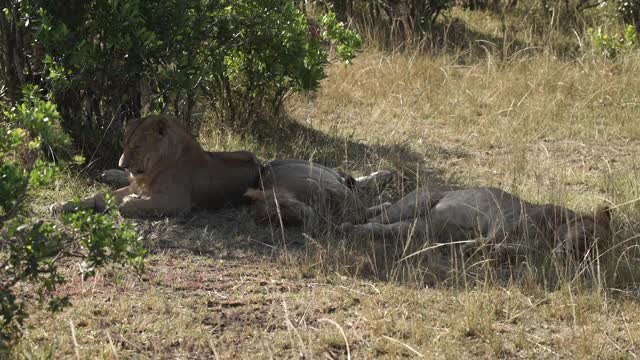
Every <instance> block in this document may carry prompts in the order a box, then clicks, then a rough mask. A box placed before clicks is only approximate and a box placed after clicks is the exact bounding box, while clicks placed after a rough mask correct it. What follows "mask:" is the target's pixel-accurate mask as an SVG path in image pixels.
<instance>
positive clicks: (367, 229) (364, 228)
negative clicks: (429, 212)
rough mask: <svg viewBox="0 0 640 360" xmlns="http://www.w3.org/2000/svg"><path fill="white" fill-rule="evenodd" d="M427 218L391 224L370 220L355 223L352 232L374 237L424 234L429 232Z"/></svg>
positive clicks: (400, 236)
mask: <svg viewBox="0 0 640 360" xmlns="http://www.w3.org/2000/svg"><path fill="white" fill-rule="evenodd" d="M427 230H428V229H427V224H426V221H425V219H421V218H419V219H416V220H415V221H398V222H395V223H391V224H382V223H376V222H370V223H366V224H359V225H353V228H352V230H351V233H352V234H353V236H355V237H360V238H362V237H364V238H366V237H369V238H374V239H398V240H399V239H406V238H408V237H410V236H423V235H425V234H427Z"/></svg>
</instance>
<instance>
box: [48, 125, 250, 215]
mask: <svg viewBox="0 0 640 360" xmlns="http://www.w3.org/2000/svg"><path fill="white" fill-rule="evenodd" d="M119 166H120V167H122V168H125V169H127V170H128V171H129V173H130V176H129V185H128V186H125V187H123V188H121V189H119V190H116V191H115V192H114V193H113V196H114V199H115V202H116V204H117V205H119V209H120V212H121V214H122V215H123V216H126V217H141V216H160V215H177V214H180V213H183V212H187V211H189V210H190V209H191V208H192V207H199V208H205V209H215V208H220V207H222V206H225V205H227V204H231V205H233V204H238V203H243V202H247V199H246V198H244V197H243V194H244V193H245V191H246V190H247V189H248V188H249V187H255V186H256V184H257V181H258V177H259V173H260V164H259V163H258V161H257V160H256V158H255V156H254V155H253V154H252V153H250V152H248V151H236V152H208V151H205V150H203V149H202V147H201V146H200V145H199V144H198V143H197V142H196V141H195V140H194V139H193V137H192V136H191V135H190V134H189V133H188V132H187V131H186V130H185V129H184V128H183V127H182V126H180V125H179V124H178V123H177V122H176V121H175V120H174V119H172V118H170V117H167V116H163V115H155V116H148V117H146V118H143V119H137V120H133V121H130V122H129V123H128V124H127V127H126V129H125V145H124V152H123V153H122V156H121V157H120V162H119ZM77 208H83V209H95V210H97V211H103V210H104V208H105V198H104V194H97V195H95V196H92V197H89V198H86V199H84V200H82V201H80V203H78V204H75V203H73V202H67V203H64V204H55V205H53V206H52V211H53V212H70V211H74V210H75V209H77Z"/></svg>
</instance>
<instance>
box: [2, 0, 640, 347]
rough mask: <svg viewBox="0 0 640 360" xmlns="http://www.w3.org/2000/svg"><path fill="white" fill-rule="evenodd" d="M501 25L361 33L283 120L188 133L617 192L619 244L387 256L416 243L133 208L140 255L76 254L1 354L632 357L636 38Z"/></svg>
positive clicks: (508, 181) (361, 164) (546, 188)
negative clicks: (570, 251) (387, 36)
mask: <svg viewBox="0 0 640 360" xmlns="http://www.w3.org/2000/svg"><path fill="white" fill-rule="evenodd" d="M516 20H517V19H516ZM509 24H510V25H509V26H508V27H506V28H505V27H504V26H502V25H501V22H500V21H499V19H498V16H497V15H495V14H491V13H484V12H462V11H454V12H453V13H452V14H450V15H449V17H448V18H446V19H445V20H444V21H443V22H442V29H440V30H439V31H440V32H441V33H440V36H441V41H442V43H441V44H440V45H438V51H426V52H425V51H418V50H412V49H414V48H415V49H418V48H421V49H424V48H430V47H432V46H430V45H428V44H426V43H415V44H412V45H408V46H406V47H405V48H403V49H400V48H393V47H380V46H373V45H370V46H368V47H367V48H366V50H364V51H363V53H361V54H360V55H359V56H358V58H357V59H356V61H355V62H354V64H353V66H350V67H344V66H342V65H334V66H333V67H332V68H331V69H330V73H329V76H328V78H327V79H326V80H325V81H324V83H323V86H322V88H321V90H320V91H319V92H318V93H317V94H315V95H313V96H308V97H307V96H300V97H296V98H293V99H291V100H290V101H289V102H288V117H287V118H286V119H281V120H280V121H279V122H278V123H277V124H273V123H272V124H271V125H268V126H267V125H264V124H261V125H258V127H259V129H257V130H256V131H255V132H253V135H251V136H244V137H238V136H235V135H233V134H232V133H230V132H228V131H226V130H224V129H223V128H221V127H216V126H210V127H208V128H206V129H205V130H204V131H203V132H202V135H201V139H200V141H201V142H202V143H203V144H204V146H205V148H207V149H217V150H232V149H234V150H235V149H250V150H253V151H255V152H256V153H257V154H258V156H259V157H260V158H261V159H262V160H264V161H266V160H270V159H273V158H303V159H313V160H314V161H317V162H319V163H322V164H325V165H328V166H333V167H338V168H340V169H342V170H347V171H349V172H351V173H353V174H355V175H360V174H366V173H369V172H372V171H375V170H379V169H391V170H394V171H395V172H396V173H397V174H398V176H397V180H396V181H395V183H394V184H392V185H391V186H390V187H389V188H388V189H386V190H384V191H383V192H382V194H381V198H382V199H392V198H396V197H397V196H398V194H401V193H406V192H407V191H410V190H413V189H414V188H415V187H416V186H418V185H419V184H420V183H424V182H427V181H437V182H440V183H447V184H453V185H460V186H476V185H489V186H496V187H500V188H502V189H504V190H507V191H510V192H513V193H515V194H517V195H519V196H521V197H522V198H524V199H526V200H528V201H531V202H535V203H547V202H553V203H557V204H561V205H565V206H568V207H570V208H573V209H578V210H583V211H592V210H594V209H595V208H596V207H598V206H599V205H602V204H609V205H612V206H613V207H614V209H615V210H614V223H613V230H614V232H615V241H614V244H615V247H614V249H613V250H611V251H609V252H608V253H606V254H604V255H603V256H601V258H600V259H599V260H598V261H596V262H593V263H589V264H583V265H582V266H579V267H578V272H579V275H576V271H575V269H574V270H573V271H567V270H564V269H565V268H564V267H563V266H562V265H557V264H556V265H553V264H551V265H549V264H547V265H546V266H536V265H535V264H527V263H522V264H516V266H515V267H513V268H509V269H506V270H505V269H497V268H496V267H495V266H493V265H492V264H490V263H488V262H487V261H475V260H474V261H473V262H470V261H465V260H463V259H461V258H459V257H456V256H452V257H451V258H450V259H449V261H447V262H442V261H440V260H439V259H437V258H436V257H432V256H430V254H429V253H430V252H429V251H427V252H425V253H423V254H420V255H419V256H414V257H411V258H410V259H407V260H401V259H402V258H403V257H405V256H406V255H409V253H408V251H412V250H411V249H415V246H414V245H415V244H400V245H399V246H396V244H380V243H376V242H373V241H359V242H356V241H350V240H349V239H345V238H343V237H341V236H338V235H336V234H332V233H321V234H319V235H311V234H306V233H305V234H303V232H302V231H301V230H300V229H286V230H284V231H281V230H280V229H277V228H273V229H271V228H265V227H262V226H258V225H255V224H254V223H253V221H252V217H251V212H250V210H249V209H240V210H224V211H220V212H216V213H195V214H191V215H190V216H188V217H184V218H179V219H164V220H157V221H137V227H138V231H139V232H140V235H141V236H143V237H144V238H145V241H146V243H147V246H148V251H149V258H148V262H147V265H146V272H145V273H144V274H142V275H133V274H130V273H129V272H128V271H126V270H122V269H116V268H114V269H110V270H106V271H101V272H100V273H98V276H96V277H95V278H93V279H91V280H89V281H87V282H83V281H82V280H81V277H80V276H79V275H78V274H77V271H76V270H77V266H76V265H73V264H70V266H69V267H68V269H67V273H68V277H69V278H70V279H72V281H70V283H69V284H68V285H66V286H65V287H64V289H63V290H62V291H63V292H64V293H67V294H70V295H72V301H73V307H70V308H68V309H67V310H65V311H63V312H61V313H58V314H55V315H51V314H49V313H48V312H46V311H44V310H38V309H35V310H34V314H33V315H32V317H31V318H30V319H29V320H28V323H27V325H26V327H25V334H24V337H23V339H22V340H21V341H20V342H19V343H18V344H17V346H16V347H15V348H14V349H13V353H12V355H13V356H15V357H18V358H22V357H26V358H73V357H76V358H96V357H97V358H108V359H115V358H221V359H226V358H248V357H252V358H299V357H305V358H346V357H348V356H350V357H352V358H399V357H408V358H411V357H424V358H455V359H458V358H472V357H482V358H599V359H600V358H615V359H619V358H630V359H631V358H637V357H638V356H640V303H639V295H640V287H639V286H638V284H640V271H639V270H638V269H639V267H638V265H640V260H639V252H638V239H637V237H638V230H640V221H638V219H639V216H640V202H638V199H639V198H640V182H639V181H638V178H639V177H640V158H639V156H638V154H640V124H639V123H638V118H639V117H640V80H639V79H638V77H637V74H639V73H640V53H638V52H637V51H636V52H629V53H625V54H622V55H619V56H618V57H617V58H616V59H614V60H610V59H605V58H603V57H602V56H600V55H599V54H596V53H594V52H592V51H589V50H585V49H580V46H587V45H586V44H587V43H588V42H589V40H588V39H587V38H581V37H580V36H579V35H577V34H578V33H576V34H571V35H562V34H556V33H554V32H553V31H551V33H550V34H551V35H549V34H547V35H546V36H545V37H540V36H538V35H536V33H535V31H534V29H533V28H527V26H525V25H524V23H522V24H521V23H519V22H518V21H515V20H514V21H513V22H510V23H509ZM370 42H371V43H374V42H376V41H370ZM567 44H569V45H567ZM557 47H563V48H564V47H573V50H574V51H573V52H575V53H576V54H577V55H571V56H570V55H566V56H561V55H559V51H558V49H556V48H557ZM563 51H564V50H563ZM569 52H571V51H569ZM102 189H104V188H103V187H102V186H101V185H97V184H96V183H95V182H94V181H92V180H91V179H89V178H87V177H85V176H83V175H77V174H70V175H69V176H68V177H67V178H65V179H64V180H63V181H60V182H59V183H58V184H57V185H56V187H55V188H52V189H50V191H48V192H47V193H45V194H42V195H41V196H40V197H39V198H37V199H34V208H35V211H36V212H38V213H40V214H42V215H43V216H48V215H44V214H45V213H46V205H47V204H49V203H51V202H53V201H60V200H63V199H68V198H71V197H73V196H75V195H81V194H82V195H84V194H90V193H93V192H96V191H98V190H102ZM410 245H411V246H410ZM418 247H419V246H418Z"/></svg>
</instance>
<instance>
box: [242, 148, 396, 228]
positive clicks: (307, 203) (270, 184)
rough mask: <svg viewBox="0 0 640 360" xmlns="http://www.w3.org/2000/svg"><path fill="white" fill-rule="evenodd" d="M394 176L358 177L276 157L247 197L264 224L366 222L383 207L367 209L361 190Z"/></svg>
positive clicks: (265, 168) (387, 174)
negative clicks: (251, 201)
mask: <svg viewBox="0 0 640 360" xmlns="http://www.w3.org/2000/svg"><path fill="white" fill-rule="evenodd" d="M391 178H392V174H391V173H390V172H388V171H382V172H377V173H373V174H371V175H369V176H366V177H362V178H358V179H354V178H353V177H351V176H349V175H344V174H340V173H339V172H337V171H335V170H333V169H330V168H327V167H325V166H322V165H320V164H316V163H313V162H310V161H307V160H274V161H272V162H270V163H268V164H267V165H266V166H265V167H264V168H263V170H262V173H261V180H262V181H261V184H260V185H261V186H260V188H252V189H249V190H248V191H247V193H246V194H245V196H247V197H248V198H250V199H252V200H253V201H254V207H255V211H256V220H257V222H261V223H264V222H272V223H275V224H278V223H279V222H280V221H282V223H283V225H302V224H304V225H306V226H309V227H314V226H319V225H320V222H321V221H324V224H327V223H338V224H339V223H341V222H343V221H352V222H358V221H360V222H362V221H364V220H365V219H367V218H368V217H370V216H373V215H375V214H377V213H379V210H378V208H377V207H374V208H369V209H367V208H366V207H365V206H364V205H363V204H362V202H361V200H360V198H359V195H360V194H359V193H360V192H362V191H366V190H369V191H370V189H371V188H373V187H374V186H375V185H379V186H384V184H385V183H387V182H389V181H390V180H391ZM359 190H362V191H359Z"/></svg>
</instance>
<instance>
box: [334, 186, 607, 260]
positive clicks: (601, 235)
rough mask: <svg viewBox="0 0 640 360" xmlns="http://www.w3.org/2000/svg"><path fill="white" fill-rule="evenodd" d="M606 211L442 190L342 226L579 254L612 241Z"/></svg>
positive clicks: (488, 192) (363, 232)
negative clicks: (516, 242) (522, 243)
mask: <svg viewBox="0 0 640 360" xmlns="http://www.w3.org/2000/svg"><path fill="white" fill-rule="evenodd" d="M610 220H611V217H610V210H609V209H608V208H605V209H602V210H599V211H598V212H596V213H595V214H594V215H593V216H591V215H586V214H579V213H576V212H574V211H572V210H569V209H567V208H564V207H561V206H557V205H550V204H547V205H534V204H530V203H527V202H525V201H522V200H520V199H519V198H517V197H515V196H514V195H512V194H509V193H507V192H505V191H502V190H500V189H496V188H471V189H463V190H454V189H452V188H450V187H446V186H437V185H434V186H429V187H424V188H420V189H417V190H415V191H413V192H411V193H409V194H408V195H406V196H405V197H404V198H402V199H400V200H399V201H398V202H396V203H395V204H393V205H392V206H390V207H388V208H386V209H385V211H384V212H383V213H381V214H379V215H377V216H375V217H372V218H370V219H369V220H368V222H367V223H366V224H360V225H351V224H343V229H345V230H351V231H353V233H354V234H355V235H359V236H373V237H376V238H380V237H395V238H398V237H406V236H409V235H410V234H413V235H414V236H420V237H426V238H429V239H432V240H433V241H434V242H439V243H446V242H459V241H465V240H473V239H477V240H476V241H475V245H479V244H480V243H486V244H489V245H490V248H491V249H492V251H494V252H495V251H501V250H504V251H507V252H511V251H513V249H510V248H509V246H510V245H512V244H513V243H514V242H513V240H514V239H515V238H517V237H521V238H523V239H524V240H525V243H526V244H528V245H529V246H530V247H531V248H533V249H538V250H543V249H545V248H546V249H548V250H551V251H553V252H558V251H560V252H563V253H573V254H575V255H577V256H582V255H584V254H585V253H586V252H587V251H589V250H592V249H593V248H594V246H595V245H596V244H597V245H598V246H599V248H600V249H603V248H606V247H607V246H608V245H609V244H608V243H609V241H610V239H611V237H612V233H611V229H610Z"/></svg>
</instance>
